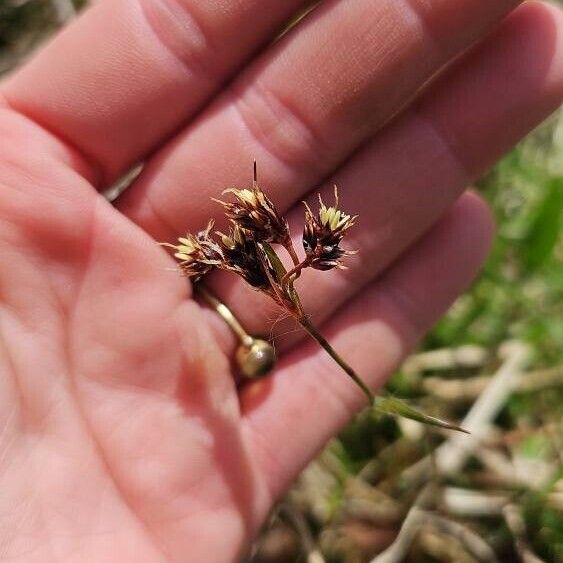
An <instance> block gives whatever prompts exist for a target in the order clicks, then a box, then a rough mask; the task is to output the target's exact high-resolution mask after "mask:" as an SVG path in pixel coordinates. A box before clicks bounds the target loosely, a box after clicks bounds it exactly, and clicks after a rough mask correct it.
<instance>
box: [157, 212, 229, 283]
mask: <svg viewBox="0 0 563 563" xmlns="http://www.w3.org/2000/svg"><path fill="white" fill-rule="evenodd" d="M213 225H214V221H213V220H211V221H209V223H208V224H207V227H206V228H205V229H204V230H203V231H200V232H199V233H197V235H195V236H194V235H192V234H191V233H188V234H187V235H186V236H185V237H180V238H179V239H178V244H168V243H162V244H163V246H168V247H169V248H172V249H174V250H175V253H174V257H175V258H176V259H177V260H178V262H179V265H180V268H181V270H182V273H183V274H184V275H185V276H187V277H189V278H190V279H191V280H192V281H194V282H196V281H198V280H199V279H201V277H202V276H204V275H205V274H207V273H209V272H210V271H211V270H212V269H213V268H214V267H217V266H220V265H221V264H222V263H223V261H224V259H225V258H224V256H223V250H222V248H221V246H220V245H219V244H217V243H216V242H215V241H214V240H213V239H212V238H211V229H212V228H213Z"/></svg>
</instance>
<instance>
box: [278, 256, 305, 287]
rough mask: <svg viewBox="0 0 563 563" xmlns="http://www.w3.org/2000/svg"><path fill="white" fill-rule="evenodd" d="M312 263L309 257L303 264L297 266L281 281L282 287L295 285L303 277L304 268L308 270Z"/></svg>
mask: <svg viewBox="0 0 563 563" xmlns="http://www.w3.org/2000/svg"><path fill="white" fill-rule="evenodd" d="M310 263H311V258H310V257H309V256H307V258H305V260H303V262H301V263H299V264H296V265H295V266H294V267H293V268H292V269H291V270H289V272H287V273H286V274H285V275H284V276H283V278H282V279H281V284H282V287H283V286H285V285H287V284H289V283H293V282H294V281H295V280H296V279H297V278H298V277H299V276H300V275H301V270H303V268H307V267H308V266H309V264H310Z"/></svg>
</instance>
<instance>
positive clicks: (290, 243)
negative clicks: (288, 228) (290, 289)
mask: <svg viewBox="0 0 563 563" xmlns="http://www.w3.org/2000/svg"><path fill="white" fill-rule="evenodd" d="M283 247H284V248H285V249H286V250H287V253H288V254H289V255H290V256H291V259H292V260H293V265H294V266H297V265H298V264H299V256H297V252H296V251H295V247H294V246H293V241H292V240H291V237H287V239H286V240H285V241H284V242H283Z"/></svg>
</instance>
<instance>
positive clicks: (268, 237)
mask: <svg viewBox="0 0 563 563" xmlns="http://www.w3.org/2000/svg"><path fill="white" fill-rule="evenodd" d="M226 193H230V194H233V195H234V196H235V198H236V201H234V202H225V201H221V200H215V201H217V202H218V203H220V204H221V205H222V206H223V207H224V208H225V214H226V216H227V217H228V218H229V219H231V221H233V222H235V223H237V224H238V225H239V226H240V227H242V228H243V229H246V230H247V231H248V232H249V233H252V236H253V237H254V239H255V240H256V241H258V242H274V243H280V244H283V243H284V242H286V241H287V240H288V239H289V227H288V225H287V221H286V220H285V219H284V218H283V217H282V216H281V215H280V214H279V213H278V212H277V210H276V208H275V206H274V204H273V203H272V201H271V200H270V198H268V196H267V195H266V194H265V193H264V192H263V191H262V190H261V189H260V187H259V186H258V184H257V183H256V182H254V183H253V185H252V188H250V189H248V188H244V189H240V190H239V189H237V188H230V189H228V190H225V191H224V192H223V194H226Z"/></svg>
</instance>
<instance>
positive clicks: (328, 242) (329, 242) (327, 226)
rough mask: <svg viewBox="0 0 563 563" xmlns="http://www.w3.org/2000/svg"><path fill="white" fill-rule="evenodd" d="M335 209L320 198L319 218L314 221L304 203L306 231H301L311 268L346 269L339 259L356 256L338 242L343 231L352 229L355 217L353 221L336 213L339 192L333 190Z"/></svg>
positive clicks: (335, 189) (309, 209)
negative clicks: (327, 205)
mask: <svg viewBox="0 0 563 563" xmlns="http://www.w3.org/2000/svg"><path fill="white" fill-rule="evenodd" d="M334 200H335V202H334V206H333V207H326V206H325V204H324V203H323V200H322V199H321V196H320V195H319V206H320V207H319V214H318V217H315V216H314V214H313V212H312V211H311V208H310V207H309V206H308V205H307V204H306V203H305V228H304V230H303V248H304V249H305V254H306V255H307V257H308V259H309V262H310V264H311V267H312V268H315V269H317V270H331V269H332V268H345V267H346V266H344V265H343V263H342V258H344V257H345V256H350V255H352V254H355V252H354V251H350V250H343V249H342V248H340V242H341V241H342V239H343V238H344V235H345V234H346V231H347V230H348V229H349V228H350V227H352V226H353V225H354V223H355V221H356V219H357V215H356V216H354V217H352V216H350V215H346V214H345V213H344V212H343V211H341V210H340V209H338V189H337V187H336V186H334Z"/></svg>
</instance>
